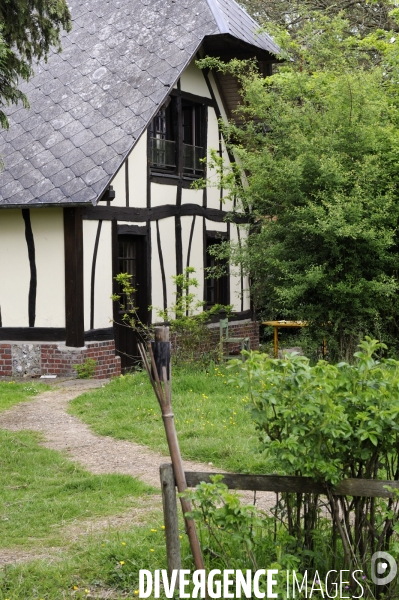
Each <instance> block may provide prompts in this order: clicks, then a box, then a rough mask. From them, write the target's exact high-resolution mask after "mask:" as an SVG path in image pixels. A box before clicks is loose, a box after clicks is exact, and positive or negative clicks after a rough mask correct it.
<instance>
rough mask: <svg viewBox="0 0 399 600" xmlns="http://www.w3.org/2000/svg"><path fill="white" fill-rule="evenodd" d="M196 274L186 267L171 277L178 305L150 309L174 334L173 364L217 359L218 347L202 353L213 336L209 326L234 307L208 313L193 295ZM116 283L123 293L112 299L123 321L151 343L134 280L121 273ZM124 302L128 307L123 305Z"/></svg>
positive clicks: (203, 303)
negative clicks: (140, 309)
mask: <svg viewBox="0 0 399 600" xmlns="http://www.w3.org/2000/svg"><path fill="white" fill-rule="evenodd" d="M194 274H195V269H194V268H193V267H186V268H185V269H184V273H182V274H180V275H174V276H172V281H173V283H174V285H175V287H176V290H177V291H176V292H175V301H174V303H173V304H172V305H171V306H168V307H167V308H165V309H160V308H157V307H153V306H150V307H149V310H153V309H155V311H156V313H157V316H158V317H159V318H160V319H161V320H162V321H163V322H167V323H168V324H169V325H170V331H171V333H172V334H174V340H173V341H172V346H173V360H174V362H175V363H177V364H179V363H186V362H193V361H196V362H198V361H200V362H202V363H205V364H207V363H209V362H210V361H211V360H214V359H216V358H217V350H218V347H217V346H215V348H214V350H213V351H212V350H211V351H207V352H205V353H204V351H203V349H204V348H205V347H209V343H210V340H211V336H212V334H211V331H210V330H209V329H208V328H207V326H206V325H207V324H208V323H209V322H210V320H211V318H212V317H213V316H214V315H218V314H219V312H220V311H221V310H225V311H226V313H227V314H230V312H231V308H232V307H231V305H228V306H223V305H221V304H215V305H214V306H212V308H210V309H208V310H206V309H205V302H204V301H203V300H199V298H198V297H197V295H196V293H195V292H193V291H192V290H193V289H194V290H196V289H197V288H198V287H199V282H198V280H197V279H196V278H195V277H193V275H194ZM115 280H116V281H117V282H118V283H119V285H120V286H121V291H122V293H121V294H120V295H113V296H112V299H113V300H114V301H115V302H118V303H119V305H120V308H121V309H122V310H123V311H125V312H124V315H123V316H122V320H123V321H124V323H125V324H126V325H128V326H130V327H132V328H133V329H134V330H135V331H136V332H137V333H138V334H139V335H140V337H141V338H142V339H143V340H146V339H149V338H150V334H151V328H149V327H148V326H146V325H144V324H143V323H142V322H141V321H140V319H139V317H138V314H137V307H136V306H135V292H136V290H135V289H134V288H133V286H132V283H131V280H132V276H131V275H129V274H128V273H119V274H118V275H117V276H116V277H115ZM122 300H123V302H124V303H125V304H123V303H122Z"/></svg>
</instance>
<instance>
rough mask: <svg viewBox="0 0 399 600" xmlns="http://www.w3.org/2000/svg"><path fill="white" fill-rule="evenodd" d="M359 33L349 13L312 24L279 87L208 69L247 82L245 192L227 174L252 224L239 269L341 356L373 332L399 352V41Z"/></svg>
mask: <svg viewBox="0 0 399 600" xmlns="http://www.w3.org/2000/svg"><path fill="white" fill-rule="evenodd" d="M348 31H349V25H348V21H347V20H345V19H344V18H343V17H342V15H338V16H336V17H334V18H329V17H328V16H326V15H322V14H320V13H313V14H312V15H309V18H308V19H307V20H306V21H305V22H304V23H303V26H302V28H301V30H300V32H295V35H294V36H292V35H291V34H290V32H285V33H284V35H282V36H281V38H280V40H279V41H280V44H281V46H282V49H283V54H284V55H285V56H286V57H287V58H291V59H292V60H287V61H286V62H285V63H283V64H281V65H280V66H279V67H278V68H277V72H276V73H275V74H274V75H273V76H272V77H270V78H268V79H263V78H262V77H261V76H260V75H259V74H258V73H257V72H256V68H255V66H254V65H252V64H251V63H246V64H245V63H244V64H243V63H239V62H232V63H230V64H228V65H224V64H221V63H220V62H219V63H218V61H214V60H212V59H208V60H207V65H208V66H209V67H213V68H218V69H221V70H229V71H230V72H232V73H234V74H235V75H236V76H237V77H238V78H239V79H240V81H241V84H242V97H243V104H242V107H241V111H240V112H241V115H240V116H241V121H242V120H243V119H244V120H245V124H244V126H241V127H239V126H237V125H235V124H231V125H230V126H228V127H227V128H226V130H225V137H226V139H227V140H228V141H229V143H230V146H231V150H232V151H233V152H234V153H235V154H236V156H237V157H238V158H239V160H238V161H237V164H236V166H235V170H236V171H237V170H238V171H239V172H240V174H241V175H242V176H243V177H244V178H245V181H246V184H245V185H244V186H243V187H242V186H241V185H240V184H239V183H238V182H239V178H237V177H235V176H234V173H228V172H226V169H224V170H223V169H220V173H221V177H222V183H223V185H224V186H227V187H229V188H230V190H231V193H232V194H233V195H234V196H236V197H240V198H241V201H242V204H243V206H244V207H245V208H246V209H247V210H248V211H250V213H251V215H252V225H251V227H250V229H249V237H248V241H247V243H246V244H242V245H241V247H239V246H236V247H233V248H232V254H231V256H230V259H231V261H233V262H236V263H239V262H241V264H243V265H244V266H245V267H246V268H247V269H248V271H249V272H250V273H251V276H252V280H253V283H252V285H251V291H252V293H253V296H254V299H255V302H256V304H257V306H258V307H260V308H261V309H262V314H263V316H264V317H267V318H268V319H271V318H279V319H282V318H286V319H304V320H307V321H308V322H309V324H310V328H309V330H308V332H307V334H306V335H307V336H308V337H309V336H310V338H311V339H313V340H320V339H321V340H322V339H323V337H327V338H328V340H329V348H330V352H331V354H332V355H333V356H334V357H335V358H338V357H340V358H350V357H351V356H352V354H353V351H354V350H355V348H356V345H357V343H358V341H359V339H360V338H361V337H362V336H364V335H365V334H370V335H372V336H374V337H378V338H380V339H381V338H382V339H383V340H384V341H387V342H388V343H389V344H390V345H394V346H396V350H397V349H398V344H397V339H398V333H399V323H398V321H397V314H398V312H399V279H398V273H399V238H398V228H399V161H398V157H399V111H398V108H399V106H398V103H399V102H398V100H399V97H398V91H397V81H398V77H399V53H398V43H397V42H396V40H395V39H394V37H393V36H392V34H391V33H387V35H386V36H385V37H384V36H382V35H381V32H372V33H371V34H370V35H369V36H367V37H365V38H360V37H359V36H357V35H350V34H349V33H348ZM377 55H378V60H376V56H377ZM262 124H265V125H262ZM215 161H216V163H217V161H218V158H217V157H215Z"/></svg>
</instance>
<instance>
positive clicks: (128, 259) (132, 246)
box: [118, 239, 137, 312]
mask: <svg viewBox="0 0 399 600" xmlns="http://www.w3.org/2000/svg"><path fill="white" fill-rule="evenodd" d="M118 273H128V274H129V275H131V276H132V278H131V280H130V282H131V285H132V287H133V288H134V289H136V288H137V246H136V243H135V242H134V241H133V240H126V239H125V240H124V239H119V252H118ZM118 293H119V295H120V296H121V304H123V306H125V308H130V307H129V306H127V304H128V300H127V298H126V295H125V294H123V293H122V290H121V289H119V292H118ZM136 295H137V294H136V293H134V294H133V298H132V301H133V303H134V304H136ZM120 312H124V311H120Z"/></svg>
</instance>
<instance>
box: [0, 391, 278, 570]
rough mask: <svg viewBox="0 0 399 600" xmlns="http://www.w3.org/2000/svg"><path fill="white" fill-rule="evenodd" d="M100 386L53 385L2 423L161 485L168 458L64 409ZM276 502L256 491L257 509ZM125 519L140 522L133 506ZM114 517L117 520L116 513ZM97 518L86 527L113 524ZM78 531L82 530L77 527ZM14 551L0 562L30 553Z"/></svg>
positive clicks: (91, 465)
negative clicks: (92, 426)
mask: <svg viewBox="0 0 399 600" xmlns="http://www.w3.org/2000/svg"><path fill="white" fill-rule="evenodd" d="M104 385H105V383H104V381H100V380H87V381H85V380H71V381H66V382H63V383H61V384H59V385H58V386H57V387H56V388H55V389H54V390H50V391H48V392H44V393H43V394H40V395H38V396H36V397H35V398H34V399H33V400H31V401H28V402H21V403H20V404H17V405H16V406H14V407H12V408H11V409H9V410H7V411H4V412H2V413H0V428H1V429H8V430H10V431H20V430H23V429H28V430H31V431H38V432H40V433H41V434H42V435H43V438H44V441H43V442H42V445H43V446H45V447H46V448H51V449H53V450H58V451H63V452H65V453H66V454H67V455H68V456H69V457H70V458H71V459H72V460H75V461H76V462H79V463H80V464H81V465H82V466H84V467H85V468H86V469H87V470H88V471H90V472H92V473H96V474H100V473H123V474H127V475H131V476H133V477H137V478H138V479H141V481H143V482H145V483H147V484H149V485H152V486H153V487H156V488H159V466H160V465H161V464H162V463H164V462H170V457H168V456H164V455H162V454H161V453H159V452H155V451H153V450H150V449H149V448H147V447H146V446H142V445H139V444H136V443H134V442H128V441H122V440H116V439H114V438H111V437H105V436H99V435H96V434H94V433H93V432H92V431H91V430H90V429H89V427H88V426H87V425H85V424H84V423H82V421H80V420H79V419H78V418H77V417H74V416H73V415H70V414H68V412H67V408H68V402H70V401H71V400H73V399H74V398H76V397H77V396H80V395H81V394H83V393H84V392H85V391H86V390H88V389H92V388H96V387H102V386H104ZM184 468H185V470H186V471H214V472H215V471H217V469H215V468H212V467H211V466H209V465H208V464H204V463H199V462H193V461H184ZM243 496H244V498H245V500H246V501H247V502H248V503H250V502H252V500H253V494H252V492H245V493H243ZM154 501H155V502H154ZM274 501H275V496H274V494H272V493H267V492H265V493H261V494H258V497H257V505H258V506H260V507H261V508H264V509H266V508H269V507H270V506H272V505H273V504H274ZM160 507H161V498H160V496H156V497H152V508H153V509H155V508H160ZM143 509H144V507H143ZM147 510H148V509H147ZM139 512H140V511H139ZM125 518H126V519H127V520H128V521H129V523H130V524H134V523H136V522H138V513H137V511H133V514H132V515H130V516H126V515H125ZM115 519H116V520H117V521H118V517H115ZM115 519H114V520H115ZM99 523H102V524H103V525H99V524H98V523H97V524H93V522H91V523H90V527H91V528H95V529H97V527H98V526H100V528H101V527H107V526H109V525H110V524H111V525H112V526H114V525H113V524H112V519H110V518H106V519H101V520H100V521H99ZM79 530H80V531H82V528H81V526H80V529H79ZM18 555H19V552H17V553H16V552H13V551H8V550H0V565H1V564H5V563H7V562H14V561H15V560H26V559H28V558H32V553H30V552H21V556H20V557H19V556H18ZM36 556H37V554H36Z"/></svg>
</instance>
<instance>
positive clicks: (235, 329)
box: [171, 320, 259, 360]
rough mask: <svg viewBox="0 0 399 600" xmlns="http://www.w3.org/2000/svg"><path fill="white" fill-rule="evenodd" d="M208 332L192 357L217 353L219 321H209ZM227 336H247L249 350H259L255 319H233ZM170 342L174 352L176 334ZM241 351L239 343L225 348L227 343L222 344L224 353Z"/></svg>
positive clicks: (177, 344)
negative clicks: (249, 345)
mask: <svg viewBox="0 0 399 600" xmlns="http://www.w3.org/2000/svg"><path fill="white" fill-rule="evenodd" d="M208 329H209V332H210V335H209V337H208V338H207V339H206V340H204V341H202V342H201V343H200V344H199V345H198V348H197V349H196V352H195V355H194V356H193V357H192V358H193V359H194V360H195V359H201V358H203V356H204V355H207V354H208V355H209V354H211V355H212V354H215V356H216V355H217V354H219V348H220V325H219V323H211V324H210V325H208ZM229 337H238V338H243V337H249V339H250V341H251V350H259V323H258V322H256V321H249V320H248V321H235V322H234V321H233V322H232V323H229ZM171 342H172V354H173V353H174V351H175V349H176V347H177V346H179V337H178V335H176V334H172V335H171ZM240 352H241V344H233V343H231V344H229V347H228V350H227V344H224V348H223V353H224V354H227V353H228V354H236V355H237V356H239V354H240Z"/></svg>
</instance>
